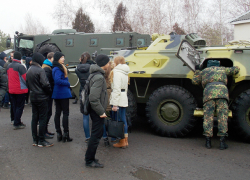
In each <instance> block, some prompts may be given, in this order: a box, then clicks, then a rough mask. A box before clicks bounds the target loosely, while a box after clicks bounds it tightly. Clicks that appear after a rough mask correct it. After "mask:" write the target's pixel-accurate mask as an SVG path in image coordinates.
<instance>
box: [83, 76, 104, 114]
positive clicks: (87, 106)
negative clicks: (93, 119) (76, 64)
mask: <svg viewBox="0 0 250 180" xmlns="http://www.w3.org/2000/svg"><path fill="white" fill-rule="evenodd" d="M96 74H101V73H100V72H95V73H93V74H90V75H89V77H88V79H87V80H86V83H85V85H84V87H83V89H82V92H81V94H80V111H81V113H82V114H85V115H88V114H89V113H90V102H89V93H90V80H91V79H92V78H93V77H94V76H95V75H96Z"/></svg>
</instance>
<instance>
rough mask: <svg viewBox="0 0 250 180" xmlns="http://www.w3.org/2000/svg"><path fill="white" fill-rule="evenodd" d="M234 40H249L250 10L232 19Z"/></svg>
mask: <svg viewBox="0 0 250 180" xmlns="http://www.w3.org/2000/svg"><path fill="white" fill-rule="evenodd" d="M230 23H231V24H233V25H234V40H250V11H248V12H246V13H245V14H242V15H241V16H239V17H237V18H235V19H233V20H232V21H231V22H230Z"/></svg>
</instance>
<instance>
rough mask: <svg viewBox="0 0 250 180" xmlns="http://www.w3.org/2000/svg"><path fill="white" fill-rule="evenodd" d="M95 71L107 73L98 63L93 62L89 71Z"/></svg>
mask: <svg viewBox="0 0 250 180" xmlns="http://www.w3.org/2000/svg"><path fill="white" fill-rule="evenodd" d="M94 72H101V73H102V74H105V71H104V70H103V69H102V68H101V67H100V66H98V65H97V64H92V65H91V66H90V69H89V73H90V74H91V73H94Z"/></svg>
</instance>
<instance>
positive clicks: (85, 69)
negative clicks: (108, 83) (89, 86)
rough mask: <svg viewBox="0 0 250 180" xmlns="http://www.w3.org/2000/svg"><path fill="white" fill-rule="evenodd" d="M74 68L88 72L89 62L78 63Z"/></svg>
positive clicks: (81, 71)
mask: <svg viewBox="0 0 250 180" xmlns="http://www.w3.org/2000/svg"><path fill="white" fill-rule="evenodd" d="M76 69H77V70H78V71H79V72H80V73H87V72H89V69H90V64H79V65H78V66H77V67H76Z"/></svg>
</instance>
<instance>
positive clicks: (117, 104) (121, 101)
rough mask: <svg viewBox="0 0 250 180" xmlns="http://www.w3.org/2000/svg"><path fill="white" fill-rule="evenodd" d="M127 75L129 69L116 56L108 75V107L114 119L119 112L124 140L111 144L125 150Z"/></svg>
mask: <svg viewBox="0 0 250 180" xmlns="http://www.w3.org/2000/svg"><path fill="white" fill-rule="evenodd" d="M128 73H129V67H128V65H127V64H126V63H125V59H124V57H123V56H117V57H116V58H115V59H114V69H113V70H112V71H111V73H110V81H111V89H112V92H111V95H110V105H112V111H114V113H113V115H114V117H117V111H118V110H119V112H118V113H119V116H118V119H119V121H123V122H124V133H125V135H124V136H125V138H124V139H120V140H119V142H118V143H116V144H113V146H114V147H121V148H126V147H128V125H127V121H126V107H128V96H127V91H128V82H129V78H128Z"/></svg>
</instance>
